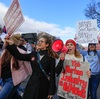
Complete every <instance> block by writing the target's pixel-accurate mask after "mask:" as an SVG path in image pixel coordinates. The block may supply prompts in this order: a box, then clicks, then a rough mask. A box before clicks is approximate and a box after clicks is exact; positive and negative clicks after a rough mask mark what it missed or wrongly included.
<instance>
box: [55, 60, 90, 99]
mask: <svg viewBox="0 0 100 99" xmlns="http://www.w3.org/2000/svg"><path fill="white" fill-rule="evenodd" d="M87 70H89V63H88V62H79V61H76V60H65V61H64V70H62V73H61V74H60V78H59V83H58V91H57V95H59V96H61V97H63V98H65V99H87V91H88V79H89V78H88V76H87V74H86V71H87Z"/></svg>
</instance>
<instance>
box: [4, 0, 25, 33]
mask: <svg viewBox="0 0 100 99" xmlns="http://www.w3.org/2000/svg"><path fill="white" fill-rule="evenodd" d="M4 22H5V26H6V30H7V33H8V34H10V35H11V34H12V33H13V32H14V31H15V30H16V29H18V27H19V26H20V25H21V24H22V23H23V22H24V17H23V15H22V11H21V8H20V4H19V2H18V0H13V2H12V4H11V6H10V8H9V9H8V11H7V13H6V15H5V17H4Z"/></svg>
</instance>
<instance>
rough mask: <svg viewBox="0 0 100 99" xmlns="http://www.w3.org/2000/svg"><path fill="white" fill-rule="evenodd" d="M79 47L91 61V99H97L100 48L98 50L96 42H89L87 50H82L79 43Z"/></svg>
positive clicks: (99, 79) (99, 80) (99, 74)
mask: <svg viewBox="0 0 100 99" xmlns="http://www.w3.org/2000/svg"><path fill="white" fill-rule="evenodd" d="M77 48H78V49H79V51H80V53H81V54H82V55H83V56H84V57H85V58H86V59H87V61H88V62H89V63H90V70H91V77H90V79H89V93H90V96H91V99H97V95H96V94H97V89H98V86H99V82H100V78H99V76H100V50H96V43H89V44H88V50H87V51H86V50H81V48H80V47H79V45H77ZM88 97H89V96H88Z"/></svg>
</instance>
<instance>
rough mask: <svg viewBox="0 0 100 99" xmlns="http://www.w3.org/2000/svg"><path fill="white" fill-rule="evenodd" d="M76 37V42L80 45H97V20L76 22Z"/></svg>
mask: <svg viewBox="0 0 100 99" xmlns="http://www.w3.org/2000/svg"><path fill="white" fill-rule="evenodd" d="M76 35H77V39H76V42H78V43H80V44H84V43H98V39H97V36H98V31H97V20H96V19H94V20H84V21H78V22H77V31H76Z"/></svg>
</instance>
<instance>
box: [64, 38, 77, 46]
mask: <svg viewBox="0 0 100 99" xmlns="http://www.w3.org/2000/svg"><path fill="white" fill-rule="evenodd" d="M68 43H73V45H74V46H75V47H76V42H75V41H74V40H72V39H69V40H67V41H66V43H65V45H67V44H68Z"/></svg>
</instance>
